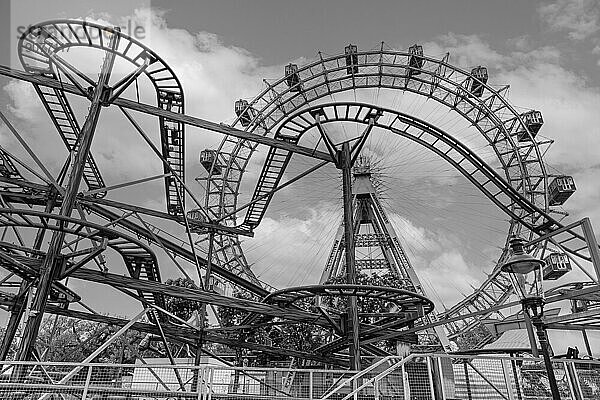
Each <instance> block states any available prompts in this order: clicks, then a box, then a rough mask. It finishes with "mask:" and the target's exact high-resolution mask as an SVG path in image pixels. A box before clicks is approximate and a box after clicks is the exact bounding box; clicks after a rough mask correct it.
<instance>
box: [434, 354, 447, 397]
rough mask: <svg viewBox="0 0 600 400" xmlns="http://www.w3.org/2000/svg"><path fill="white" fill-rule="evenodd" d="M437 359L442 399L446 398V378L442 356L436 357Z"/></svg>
mask: <svg viewBox="0 0 600 400" xmlns="http://www.w3.org/2000/svg"><path fill="white" fill-rule="evenodd" d="M435 360H436V366H437V371H438V376H439V381H440V394H441V396H442V400H446V378H445V375H444V369H443V367H442V357H436V359H435Z"/></svg>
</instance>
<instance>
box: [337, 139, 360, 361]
mask: <svg viewBox="0 0 600 400" xmlns="http://www.w3.org/2000/svg"><path fill="white" fill-rule="evenodd" d="M337 158H338V160H339V161H340V163H339V168H340V169H341V170H342V192H343V202H344V240H345V255H346V283H347V284H349V285H354V284H356V265H355V255H354V222H353V216H352V211H353V210H352V154H351V153H350V144H349V143H348V142H346V143H344V144H343V145H342V150H341V151H339V152H338V155H337ZM359 328H360V323H359V321H358V305H357V298H356V296H349V297H348V335H349V336H350V338H351V340H350V365H351V369H353V370H354V371H360V370H361V362H360V342H359V338H358V337H359V331H358V330H359Z"/></svg>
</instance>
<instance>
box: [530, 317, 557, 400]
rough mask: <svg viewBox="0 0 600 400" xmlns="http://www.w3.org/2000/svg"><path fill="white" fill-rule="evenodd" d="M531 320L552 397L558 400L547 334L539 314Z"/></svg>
mask: <svg viewBox="0 0 600 400" xmlns="http://www.w3.org/2000/svg"><path fill="white" fill-rule="evenodd" d="M531 320H532V322H533V325H535V327H536V328H537V335H538V340H539V342H540V347H541V349H542V356H543V357H544V364H545V366H546V372H547V373H548V383H549V384H550V391H551V392H552V398H553V399H555V400H560V392H559V391H558V384H557V383H556V376H555V375H554V367H553V366H552V360H551V359H550V352H549V350H548V345H549V344H548V336H547V335H546V329H545V328H544V323H543V321H542V319H541V318H540V317H539V316H535V317H533V318H532V319H531Z"/></svg>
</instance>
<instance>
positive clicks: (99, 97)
mask: <svg viewBox="0 0 600 400" xmlns="http://www.w3.org/2000/svg"><path fill="white" fill-rule="evenodd" d="M114 29H115V31H117V33H116V34H114V33H113V34H112V35H111V38H110V45H109V46H110V48H111V49H113V50H114V49H116V48H117V46H118V42H119V32H118V31H119V28H114ZM114 61H115V53H114V52H112V51H107V52H106V56H105V58H104V62H103V64H102V69H101V70H100V76H99V78H98V83H97V85H96V86H95V87H94V88H93V91H92V95H91V105H90V108H89V114H88V116H87V118H86V120H85V123H84V125H83V128H81V133H80V137H79V140H78V144H79V146H78V149H77V151H76V154H75V159H74V162H73V169H72V170H71V174H70V176H69V180H68V182H67V187H66V190H65V194H64V198H63V202H62V205H61V208H60V216H64V217H70V216H71V213H72V212H73V207H74V205H75V200H76V197H77V192H78V191H79V185H80V184H81V180H82V177H83V169H84V167H85V161H86V159H87V156H88V154H89V152H90V148H91V145H92V139H93V137H94V132H95V130H96V125H97V124H98V117H99V116H100V111H101V109H102V105H103V100H104V99H105V97H106V90H107V89H108V82H109V79H110V75H111V72H112V67H113V65H114ZM58 227H59V229H58V230H57V231H54V232H53V234H52V239H51V240H50V245H49V246H48V252H47V253H46V257H45V258H44V261H43V262H42V265H41V266H40V278H39V282H38V285H37V288H36V289H37V290H36V292H35V297H34V299H33V304H32V307H31V316H30V318H29V319H28V320H27V324H26V325H25V329H24V332H23V339H22V341H21V345H20V347H19V355H18V359H19V360H20V361H26V360H28V359H29V356H30V354H31V351H32V349H33V346H34V344H35V340H36V338H37V334H38V330H39V328H40V325H41V323H42V319H43V317H44V310H45V309H46V303H47V302H48V294H49V292H50V287H51V285H52V282H53V281H54V279H56V277H57V275H58V273H59V272H60V268H61V261H60V259H61V254H60V253H61V249H62V245H63V241H64V239H65V231H64V230H63V229H64V228H66V223H65V222H64V221H60V222H59V223H58Z"/></svg>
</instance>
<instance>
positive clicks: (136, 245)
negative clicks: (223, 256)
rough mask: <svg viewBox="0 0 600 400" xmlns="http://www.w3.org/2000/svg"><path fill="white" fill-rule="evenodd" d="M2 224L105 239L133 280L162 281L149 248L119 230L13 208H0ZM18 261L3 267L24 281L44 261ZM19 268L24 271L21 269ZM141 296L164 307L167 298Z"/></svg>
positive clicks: (34, 273) (155, 295)
mask: <svg viewBox="0 0 600 400" xmlns="http://www.w3.org/2000/svg"><path fill="white" fill-rule="evenodd" d="M0 223H1V224H2V226H9V227H15V228H17V227H21V228H34V229H47V230H52V231H55V230H64V231H65V232H66V233H67V234H69V235H73V236H77V237H79V238H85V239H90V240H92V241H96V242H97V243H102V242H103V240H104V238H106V239H107V242H106V244H107V246H108V247H110V248H112V249H113V250H115V251H116V252H118V253H119V254H120V256H121V257H122V258H123V262H124V263H125V266H126V267H127V271H128V272H129V275H130V276H131V277H132V278H135V279H140V280H149V281H156V282H160V273H159V271H158V268H156V266H157V265H158V262H157V259H156V255H155V254H154V252H153V251H152V250H151V249H150V247H148V246H147V245H145V244H144V243H143V242H141V241H140V240H138V239H136V238H134V237H132V236H129V235H126V234H124V233H122V232H119V231H117V230H114V229H111V228H107V227H104V226H102V225H98V224H95V223H92V222H87V221H83V220H80V219H76V218H68V217H64V216H60V215H56V214H51V213H45V212H40V211H33V210H22V209H14V208H0ZM67 224H68V225H67ZM13 249H14V247H13ZM17 250H18V249H17ZM20 251H21V252H24V253H23V256H26V255H28V254H33V253H40V252H39V251H37V250H32V249H21V250H20ZM38 255H39V254H38ZM16 261H17V262H9V263H3V266H4V267H6V268H7V269H9V270H10V271H11V272H14V273H16V274H17V275H19V276H21V277H23V278H27V277H28V276H37V274H38V271H37V270H35V268H34V267H32V266H34V265H37V264H39V263H40V261H41V258H39V257H36V258H28V257H24V258H21V260H20V261H19V260H16ZM19 266H20V267H21V268H18V267H19ZM138 294H139V296H140V297H142V298H143V299H144V300H146V301H148V302H150V303H151V304H156V305H158V306H160V307H164V298H163V296H162V295H161V294H157V293H154V294H152V293H147V292H142V291H138Z"/></svg>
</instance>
